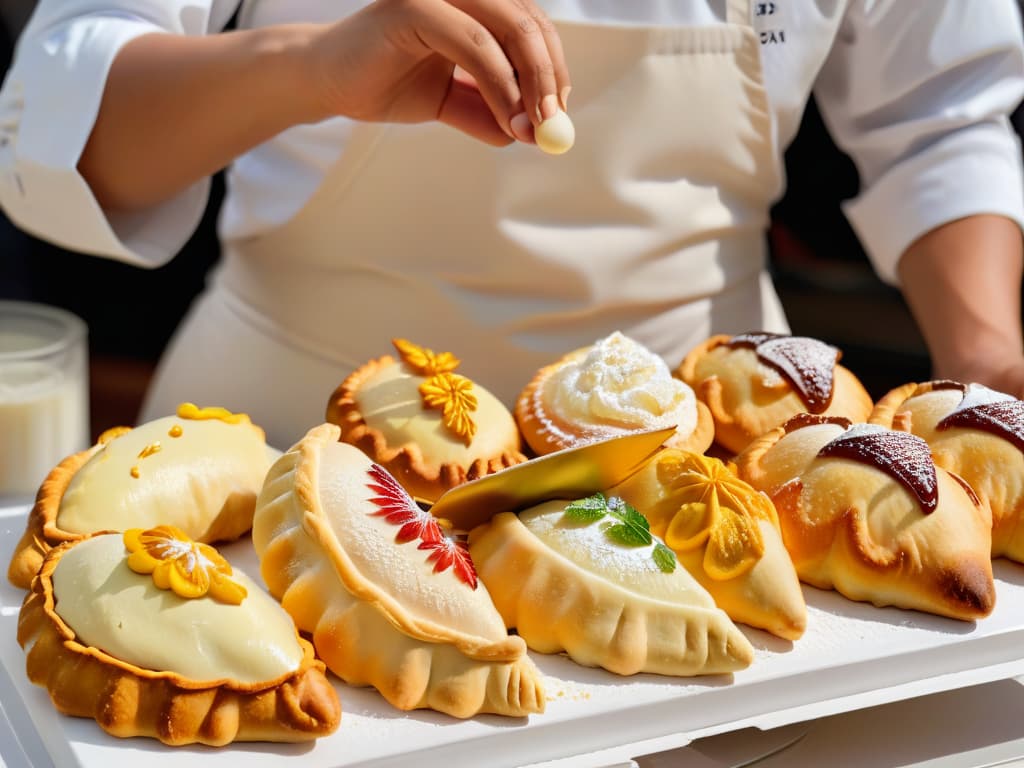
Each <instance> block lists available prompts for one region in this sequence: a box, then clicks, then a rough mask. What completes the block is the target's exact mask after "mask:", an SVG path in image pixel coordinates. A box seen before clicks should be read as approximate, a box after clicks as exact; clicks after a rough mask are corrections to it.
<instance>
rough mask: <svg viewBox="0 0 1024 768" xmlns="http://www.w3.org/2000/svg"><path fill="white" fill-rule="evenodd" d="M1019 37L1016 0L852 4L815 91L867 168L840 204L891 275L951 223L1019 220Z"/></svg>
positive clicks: (1022, 214)
mask: <svg viewBox="0 0 1024 768" xmlns="http://www.w3.org/2000/svg"><path fill="white" fill-rule="evenodd" d="M1021 38H1022V33H1021V20H1020V18H1019V12H1018V9H1017V5H1016V2H1015V0H984V1H983V2H969V1H968V0H926V1H922V0H851V4H850V8H849V9H848V11H847V14H846V17H845V18H844V20H843V24H842V26H841V28H840V30H839V34H838V36H837V39H836V41H835V44H834V47H833V50H832V52H831V53H830V55H829V58H828V60H827V61H826V62H825V66H824V67H823V69H822V71H821V73H820V75H819V78H818V81H817V82H816V84H815V96H816V98H817V100H818V104H819V106H820V108H821V112H822V116H823V118H824V120H825V123H826V125H827V126H828V128H829V131H830V132H831V134H832V136H833V138H834V139H835V141H836V143H837V144H838V145H839V146H840V147H842V148H843V149H844V150H845V151H846V152H847V153H849V154H850V156H851V157H852V158H853V161H854V163H855V164H856V166H857V169H858V171H859V173H860V180H861V192H860V195H859V196H858V197H857V198H855V199H854V200H852V201H850V202H848V203H847V204H846V205H845V206H844V210H845V212H846V215H847V217H848V218H849V220H850V222H851V224H852V225H853V227H854V229H855V231H856V232H857V235H858V236H859V238H860V240H861V242H862V244H863V245H864V248H865V250H866V251H867V253H868V256H869V257H870V258H871V260H872V262H873V264H874V267H875V269H876V270H877V272H878V274H879V275H880V276H881V277H882V278H883V279H884V280H886V281H888V282H891V283H894V284H895V283H896V282H897V272H896V266H897V263H898V262H899V259H900V256H901V255H902V254H903V252H904V251H905V250H906V249H907V247H908V246H910V245H911V244H912V243H913V242H914V241H915V240H916V239H917V238H919V237H920V236H921V235H923V234H925V233H927V232H928V231H929V230H931V229H934V228H935V227H937V226H939V225H941V224H944V223H946V222H949V221H953V220H955V219H958V218H962V217H964V216H969V215H973V214H977V213H995V214H1001V215H1004V216H1007V217H1009V218H1011V219H1013V220H1015V221H1017V222H1018V223H1019V224H1021V225H1022V226H1024V180H1022V172H1021V151H1020V146H1019V142H1018V139H1017V136H1016V134H1015V133H1014V131H1013V129H1012V127H1011V126H1010V123H1009V119H1008V115H1009V114H1010V113H1011V112H1012V111H1013V109H1014V108H1015V107H1016V106H1017V105H1018V104H1019V103H1020V100H1021V98H1022V96H1024V48H1022V39H1021Z"/></svg>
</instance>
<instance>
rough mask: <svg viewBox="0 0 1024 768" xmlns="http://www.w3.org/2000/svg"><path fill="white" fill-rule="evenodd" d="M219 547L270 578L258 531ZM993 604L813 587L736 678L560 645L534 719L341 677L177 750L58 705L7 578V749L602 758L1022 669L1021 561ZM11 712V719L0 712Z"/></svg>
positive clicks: (34, 761) (309, 761) (146, 757)
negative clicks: (313, 724) (28, 670)
mask: <svg viewBox="0 0 1024 768" xmlns="http://www.w3.org/2000/svg"><path fill="white" fill-rule="evenodd" d="M26 512H27V510H26V508H25V507H23V506H22V507H8V508H6V509H5V508H3V507H0V564H2V565H3V570H4V571H6V564H7V563H8V562H9V561H10V555H11V552H12V550H13V548H14V545H15V544H16V542H17V540H18V538H19V537H20V535H21V533H22V532H23V531H24V525H25V515H26ZM222 552H223V553H224V554H225V555H226V556H227V557H228V559H229V560H230V561H231V562H232V564H233V565H235V566H236V567H238V568H241V569H242V570H244V571H246V572H247V573H249V575H250V576H253V577H255V578H257V579H258V578H259V571H258V568H257V565H256V558H255V554H254V553H253V551H252V545H251V542H250V541H249V540H248V539H245V540H242V541H239V542H237V543H235V544H232V545H231V546H228V547H223V548H222ZM995 572H996V580H997V601H996V608H995V611H994V612H993V613H992V615H991V616H989V617H988V618H986V619H984V620H982V621H979V622H977V623H973V624H972V623H965V622H959V621H954V620H952V619H943V618H940V617H936V616H930V615H926V614H922V613H916V612H912V611H903V610H899V609H895V608H886V609H879V608H875V607H873V606H871V605H866V604H862V603H854V602H852V601H849V600H846V599H845V598H843V597H841V596H840V595H838V594H836V593H832V592H825V591H821V590H817V589H813V588H810V587H806V588H805V595H806V598H807V603H808V627H807V632H806V634H805V635H804V637H803V638H801V639H800V640H799V641H797V642H795V643H790V642H788V641H783V640H780V639H778V638H775V637H773V636H771V635H769V634H767V633H764V632H761V631H758V630H753V629H750V630H746V629H745V632H746V634H747V636H748V637H749V638H750V640H751V642H752V643H753V645H754V647H755V649H756V657H755V660H754V663H753V664H752V665H751V667H750V668H749V669H746V670H743V671H742V672H739V673H736V674H735V675H732V676H715V677H705V678H693V679H680V678H670V677H661V676H657V675H637V676H634V677H620V676H617V675H613V674H611V673H608V672H604V671H603V670H599V669H587V668H584V667H580V666H578V665H576V664H574V663H573V662H571V661H569V660H568V659H567V658H564V657H561V656H545V655H541V654H532V656H533V659H534V661H535V662H536V663H537V666H538V667H539V668H540V670H541V671H542V672H543V673H544V675H545V678H546V679H545V687H546V690H547V695H548V703H547V711H546V712H545V713H544V714H542V715H535V716H532V717H529V718H520V719H510V718H501V717H497V716H491V715H488V716H481V717H477V718H473V719H471V720H465V721H461V720H456V719H453V718H450V717H447V716H445V715H440V714H438V713H435V712H428V711H416V712H401V711H398V710H396V709H394V708H392V707H391V706H390V705H388V704H387V703H386V702H385V701H384V700H383V699H382V698H381V697H380V696H379V695H378V694H377V693H376V692H375V691H373V690H372V689H355V688H351V687H349V686H347V685H345V684H344V683H341V682H338V681H336V687H337V690H338V694H339V697H340V699H341V702H342V709H343V714H342V721H341V726H340V728H339V729H338V731H337V732H336V733H335V734H333V735H332V736H330V737H327V738H323V739H320V740H318V741H317V742H315V743H313V744H305V745H274V744H237V745H231V746H229V747H226V748H221V749H212V748H206V747H186V748H180V747H179V748H171V747H165V746H163V745H162V744H160V743H159V742H156V741H152V740H149V739H141V738H140V739H129V740H121V739H115V738H113V737H111V736H108V735H107V734H106V733H104V732H103V731H102V730H101V729H100V728H99V726H97V725H96V724H95V723H94V722H92V721H91V720H85V719H79V718H70V717H65V716H62V715H60V714H58V713H57V712H56V711H55V710H54V708H53V707H52V705H51V704H50V701H49V698H48V696H47V694H46V692H45V691H44V690H43V689H42V688H39V687H36V686H34V685H32V684H31V683H29V682H28V680H27V679H26V677H25V667H24V654H23V652H22V651H21V649H20V648H19V647H18V644H17V641H16V627H17V618H18V609H19V607H20V603H21V599H22V596H23V595H22V593H21V592H19V591H18V590H16V589H14V588H13V587H11V586H10V585H9V584H8V583H7V582H6V579H4V580H3V583H2V585H0V704H2V707H0V710H2V711H0V716H5V717H6V720H7V723H3V722H0V756H2V758H3V759H4V761H6V763H7V766H8V768H19V767H20V766H22V765H31V766H40V767H42V766H58V767H59V768H65V767H67V768H71V767H81V768H122V767H123V768H138V766H139V765H144V766H146V768H163V766H167V767H168V768H170V767H171V766H175V767H176V766H180V765H182V764H183V763H182V761H183V760H189V759H210V758H213V757H214V756H215V757H216V765H217V766H224V767H225V768H259V767H260V766H275V767H279V766H284V765H287V764H288V763H289V762H294V763H295V764H296V765H298V766H301V768H342V767H346V768H398V767H399V766H403V767H404V766H413V765H414V766H416V768H429V767H430V766H445V768H448V767H449V766H452V765H466V766H477V765H487V766H488V767H489V768H502V767H503V766H525V765H537V766H540V765H543V766H550V767H551V768H555V767H556V766H557V768H569V767H570V766H572V768H576V766H580V767H581V768H582V767H583V766H606V765H612V764H614V763H617V762H622V761H626V760H628V759H629V758H631V757H637V756H640V755H644V754H650V753H652V752H657V751H661V750H665V749H671V748H674V747H679V746H683V745H685V744H687V743H688V742H690V741H691V740H692V739H694V738H698V737H703V736H708V735H712V734H715V733H722V732H725V731H730V730H736V729H740V728H746V727H750V726H756V727H760V728H774V727H777V726H781V725H785V724H787V723H793V722H798V721H802V720H807V719H810V718H814V717H820V716H824V715H830V714H835V713H838V712H844V711H849V710H853V709H859V708H863V707H868V706H873V705H876V704H882V703H886V702H890V701H897V700H901V699H906V698H910V697H913V696H919V695H923V694H927V693H934V692H938V691H945V690H950V689H953V688H958V687H961V686H964V685H969V684H974V683H982V682H988V681H991V680H998V679H1003V678H1008V677H1013V676H1016V675H1020V674H1024V567H1021V566H1018V565H1015V564H1013V563H1009V562H1005V561H1001V560H1000V561H997V563H996V568H995ZM2 719H3V718H2V717H0V720H2Z"/></svg>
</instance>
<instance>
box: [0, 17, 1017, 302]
mask: <svg viewBox="0 0 1024 768" xmlns="http://www.w3.org/2000/svg"><path fill="white" fill-rule="evenodd" d="M363 5H365V3H364V2H363V1H362V0H333V1H332V2H330V3H328V2H324V1H323V0H243V2H241V3H239V2H237V0H163V2H159V3H157V2H150V1H147V0H104V1H102V2H101V1H100V0H41V2H40V3H39V5H38V7H37V9H36V12H35V14H34V16H33V17H32V19H31V21H30V23H29V25H28V27H27V28H26V30H25V31H24V34H23V35H22V38H21V39H20V41H19V44H18V47H17V51H16V55H15V60H14V63H13V65H12V67H11V69H10V71H9V73H8V75H7V78H6V80H5V82H4V85H3V89H2V91H0V206H2V207H3V209H4V210H5V212H6V213H7V215H8V216H9V217H10V218H11V219H12V220H13V221H14V222H15V223H16V224H17V225H19V226H20V227H22V228H23V229H25V230H27V231H29V232H31V233H33V234H36V235H38V236H41V237H43V238H46V239H49V240H51V241H54V242H56V243H58V244H60V245H63V246H65V247H68V248H71V249H74V250H78V251H82V252H86V253H94V254H99V255H104V256H109V257H113V258H116V259H120V260H123V261H126V262H130V263H134V264H138V265H141V266H149V267H155V266H159V265H161V264H164V263H165V262H167V261H168V260H169V259H170V258H172V257H173V256H174V255H175V253H176V252H177V251H178V250H179V249H180V248H181V246H182V245H183V244H184V243H185V242H186V240H187V239H188V237H189V236H190V235H191V233H192V232H193V230H194V228H195V227H196V225H197V223H198V221H199V219H200V216H201V213H202V211H203V208H204V206H205V203H206V199H207V194H208V182H207V181H201V182H199V183H197V184H195V185H193V186H192V187H191V188H189V189H187V190H185V191H184V192H182V193H180V194H179V195H177V196H176V197H175V198H173V199H171V200H169V201H167V202H164V203H162V204H160V205H156V206H153V207H152V208H150V209H148V210H144V211H140V212H137V213H132V214H110V215H108V214H106V213H104V211H102V210H101V209H100V207H99V205H98V204H97V202H96V200H95V198H94V196H93V195H92V193H91V191H90V189H89V187H88V185H87V184H86V183H85V182H84V180H83V179H82V177H81V176H80V175H79V173H78V172H77V170H76V165H77V161H78V158H79V156H80V154H81V150H82V148H83V146H84V144H85V142H86V140H87V138H88V135H89V133H90V131H91V128H92V125H93V122H94V119H95V115H96V113H97V110H98V107H99V102H100V99H101V96H102V92H103V88H104V83H105V79H106V76H107V72H108V69H109V67H110V63H111V61H112V60H113V58H114V56H115V55H116V53H117V51H118V50H119V49H120V47H121V46H122V45H124V44H125V43H126V42H128V41H129V40H131V39H133V38H135V37H137V36H139V35H142V34H145V33H148V32H153V31H169V32H175V33H179V34H188V35H201V34H207V33H211V32H215V31H217V30H219V29H221V28H222V27H223V26H224V25H225V24H226V23H227V21H228V19H229V18H230V17H231V14H232V13H233V12H235V11H236V10H238V9H239V6H240V17H239V18H240V26H241V27H243V28H245V27H260V26H265V25H269V24H274V23H279V22H288V21H299V20H303V21H310V20H312V21H316V20H324V21H326V20H330V19H336V18H339V17H341V16H343V15H346V14H348V13H351V12H353V11H355V10H357V9H358V8H359V7H361V6H363ZM540 5H541V6H542V7H544V8H545V10H546V11H547V12H548V14H549V15H550V16H551V17H552V18H553V19H557V20H569V21H574V20H575V21H589V22H592V23H593V22H598V23H607V24H626V25H637V24H643V25H658V24H683V25H688V24H695V25H696V24H708V23H716V21H717V22H722V21H724V3H723V2H722V1H721V0H685V1H684V0H676V1H675V2H673V1H672V0H541V2H540ZM754 13H755V19H754V22H755V28H756V29H757V30H758V33H759V35H760V37H761V43H762V45H761V53H762V62H763V68H764V71H765V81H766V89H767V92H768V95H769V100H770V105H771V110H772V116H773V118H774V122H775V136H776V146H777V150H778V151H779V152H780V153H781V152H782V151H783V150H784V148H785V147H786V146H787V145H788V143H789V142H790V140H791V139H792V137H793V135H794V134H795V132H796V129H797V127H798V124H799V120H800V115H801V113H802V111H803V109H804V106H805V104H806V102H807V100H808V97H809V95H810V93H811V92H812V90H813V91H814V93H815V95H816V97H817V99H818V102H819V105H820V108H821V111H822V114H823V116H824V118H825V121H826V123H827V125H828V127H829V129H830V131H831V133H832V135H833V137H834V138H835V139H836V141H837V143H838V144H839V145H840V146H841V147H842V148H843V149H844V150H845V151H847V152H848V153H849V154H850V155H851V156H852V158H853V160H854V162H855V163H856V165H857V168H858V171H859V172H860V178H861V183H862V190H861V192H860V194H859V196H858V197H857V198H855V199H854V200H852V201H849V202H848V203H847V204H846V205H845V211H846V214H847V216H848V217H849V219H850V221H851V223H852V224H853V227H854V229H855V230H856V232H857V234H858V236H859V237H860V239H861V241H862V243H863V244H864V246H865V249H866V251H867V252H868V254H869V256H870V257H871V259H872V261H873V263H874V265H875V267H876V269H877V271H878V273H879V274H880V275H881V277H882V278H883V279H886V280H888V281H890V282H895V281H896V263H897V261H898V259H899V256H900V255H901V254H902V252H903V251H904V250H905V249H906V247H907V246H909V245H910V244H911V243H912V242H913V241H914V240H915V239H916V238H918V237H919V236H920V235H922V234H924V233H925V232H927V231H928V230H930V229H932V228H934V227H936V226H938V225H940V224H942V223H944V222H947V221H951V220H954V219H957V218H961V217H963V216H967V215H971V214H976V213H995V214H1002V215H1004V216H1007V217H1010V218H1011V219H1014V220H1016V221H1017V222H1018V223H1021V224H1024V183H1022V174H1021V164H1020V149H1019V146H1018V141H1017V137H1016V135H1015V133H1014V132H1013V131H1012V129H1011V127H1010V125H1009V123H1008V119H1007V114H1008V113H1009V112H1010V111H1012V109H1013V108H1014V107H1015V106H1016V105H1017V104H1018V103H1019V102H1020V100H1021V98H1022V96H1024V55H1022V39H1021V37H1022V35H1021V24H1020V19H1019V17H1018V8H1017V5H1016V3H1015V2H1014V0H927V1H926V2H925V1H917V0H765V2H759V3H756V4H755V5H754ZM350 126H351V124H350V122H349V121H348V120H346V119H344V118H335V119H332V120H327V121H325V122H323V123H320V124H316V125H302V126H297V127H294V128H292V129H290V130H287V131H285V132H283V133H282V134H280V135H279V136H277V137H275V138H273V139H271V140H270V141H268V142H266V143H265V144H263V145H261V146H259V147H257V148H255V149H253V150H252V151H250V152H248V153H247V154H245V155H243V156H242V157H240V158H238V159H237V160H236V161H235V163H234V164H233V165H232V167H231V168H230V170H229V175H228V194H227V197H226V200H225V203H224V208H223V211H222V215H221V219H220V223H219V227H220V234H221V237H222V239H223V240H226V241H227V240H231V239H234V238H242V237H247V236H251V235H255V234H259V233H261V232H264V231H267V230H269V229H271V228H273V227H275V226H277V225H279V224H282V223H284V222H287V221H288V220H289V219H290V218H291V217H292V216H294V215H295V214H296V212H297V211H298V210H299V209H300V208H302V206H303V205H304V203H305V202H306V201H307V200H308V199H309V197H310V196H311V195H312V193H313V191H314V190H315V189H316V188H317V186H318V183H319V181H320V180H321V179H322V177H323V175H324V173H325V172H326V170H327V169H328V168H329V167H330V166H331V164H332V163H333V162H334V161H335V160H336V159H337V157H338V156H339V154H340V152H341V151H342V150H343V148H344V144H345V139H346V136H347V135H348V131H349V128H350Z"/></svg>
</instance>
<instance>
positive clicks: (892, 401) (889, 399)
mask: <svg viewBox="0 0 1024 768" xmlns="http://www.w3.org/2000/svg"><path fill="white" fill-rule="evenodd" d="M871 422H872V423H874V424H880V425H882V426H884V427H890V428H892V429H901V430H905V431H907V432H910V433H912V434H915V435H917V436H918V437H920V438H922V439H923V440H924V441H925V442H926V443H928V447H929V448H930V449H931V452H932V458H933V459H934V460H935V463H936V465H938V466H940V467H942V468H943V469H946V470H948V471H950V472H953V473H955V474H957V475H959V476H960V477H962V478H963V479H964V480H966V481H967V484H968V485H970V486H971V488H972V489H973V490H974V492H975V493H976V494H977V495H978V498H979V499H980V501H981V503H982V504H983V505H985V506H986V507H987V508H988V509H989V510H990V511H991V513H992V556H993V557H1002V556H1005V557H1009V558H1011V559H1013V560H1016V561H1018V562H1024V401H1022V400H1018V399H1017V398H1015V397H1013V396H1012V395H1007V394H1004V393H1002V392H996V391H995V390H992V389H989V388H988V387H984V386H982V385H980V384H960V383H958V382H955V381H929V382H925V383H923V384H913V383H911V384H905V385H904V386H902V387H897V388H896V389H893V390H892V391H890V392H889V393H887V394H886V395H885V396H884V397H882V399H881V400H879V401H878V403H877V404H876V405H875V410H874V411H873V412H872V414H871Z"/></svg>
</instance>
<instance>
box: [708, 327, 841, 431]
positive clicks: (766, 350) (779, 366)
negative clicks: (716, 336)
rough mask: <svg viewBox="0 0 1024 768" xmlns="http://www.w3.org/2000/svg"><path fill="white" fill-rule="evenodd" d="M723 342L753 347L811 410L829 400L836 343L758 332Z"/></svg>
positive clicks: (824, 406)
mask: <svg viewBox="0 0 1024 768" xmlns="http://www.w3.org/2000/svg"><path fill="white" fill-rule="evenodd" d="M726 346H728V347H732V348H735V347H749V348H752V349H753V350H754V352H755V353H756V354H757V359H758V360H760V361H761V362H762V363H764V364H765V365H767V366H769V367H770V368H773V369H774V370H776V371H778V372H779V373H780V374H782V376H783V377H784V378H785V379H786V380H787V381H789V383H790V384H791V385H792V387H793V389H794V390H796V393H797V394H798V395H799V396H800V399H801V400H803V401H804V405H806V406H807V410H808V411H810V412H811V413H822V412H824V411H825V410H826V409H827V408H828V406H829V403H831V402H832V392H833V384H834V382H835V378H834V375H833V374H834V371H835V367H836V363H837V362H838V361H839V357H840V352H839V350H838V349H836V348H835V347H833V346H831V345H829V344H826V343H825V342H823V341H818V340H817V339H812V338H809V337H807V336H785V335H782V334H778V333H761V332H754V333H741V334H739V335H737V336H733V337H732V338H731V339H730V340H729V341H728V342H726Z"/></svg>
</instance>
